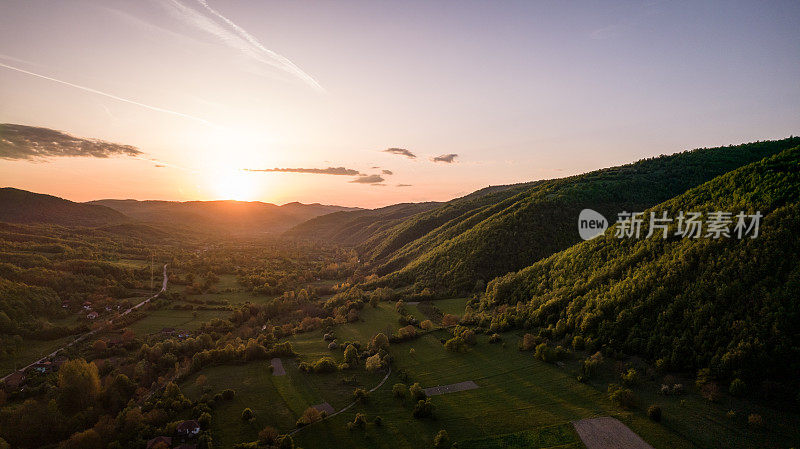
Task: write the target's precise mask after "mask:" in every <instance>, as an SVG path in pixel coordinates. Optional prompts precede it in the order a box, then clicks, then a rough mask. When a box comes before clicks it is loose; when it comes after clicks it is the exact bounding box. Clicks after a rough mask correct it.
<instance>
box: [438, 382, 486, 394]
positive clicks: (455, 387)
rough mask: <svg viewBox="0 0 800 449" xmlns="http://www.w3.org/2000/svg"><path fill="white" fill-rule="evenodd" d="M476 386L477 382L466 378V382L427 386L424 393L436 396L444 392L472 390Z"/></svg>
mask: <svg viewBox="0 0 800 449" xmlns="http://www.w3.org/2000/svg"><path fill="white" fill-rule="evenodd" d="M476 388H478V384H476V383H475V382H473V381H471V380H468V381H466V382H459V383H457V384H450V385H440V386H437V387H429V388H426V389H425V394H427V395H428V396H436V395H439V394H445V393H456V392H458V391H466V390H474V389H476Z"/></svg>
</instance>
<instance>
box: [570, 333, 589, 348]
mask: <svg viewBox="0 0 800 449" xmlns="http://www.w3.org/2000/svg"><path fill="white" fill-rule="evenodd" d="M585 347H586V342H585V341H584V339H583V337H582V336H580V335H576V336H575V337H573V338H572V349H574V350H576V351H580V350H581V349H583V348H585Z"/></svg>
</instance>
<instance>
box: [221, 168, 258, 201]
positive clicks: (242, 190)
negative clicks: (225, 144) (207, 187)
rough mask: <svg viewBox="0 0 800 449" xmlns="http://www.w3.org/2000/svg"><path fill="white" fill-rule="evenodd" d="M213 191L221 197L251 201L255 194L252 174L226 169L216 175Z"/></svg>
mask: <svg viewBox="0 0 800 449" xmlns="http://www.w3.org/2000/svg"><path fill="white" fill-rule="evenodd" d="M217 176H218V177H217V179H215V188H214V190H215V193H216V194H217V195H218V196H219V197H220V198H222V199H226V200H238V201H252V200H253V199H254V198H255V196H256V186H255V182H254V179H253V176H252V175H251V174H249V173H247V172H244V171H242V170H227V171H224V172H221V173H219V174H218V175H217Z"/></svg>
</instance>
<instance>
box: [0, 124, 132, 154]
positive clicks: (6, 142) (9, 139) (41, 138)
mask: <svg viewBox="0 0 800 449" xmlns="http://www.w3.org/2000/svg"><path fill="white" fill-rule="evenodd" d="M141 154H143V153H142V152H141V151H139V149H137V148H136V147H133V146H130V145H120V144H117V143H111V142H106V141H104V140H99V139H83V138H80V137H75V136H71V135H69V134H67V133H64V132H61V131H56V130H54V129H50V128H40V127H34V126H25V125H15V124H12V123H3V124H0V158H2V159H10V160H44V159H49V158H53V157H98V158H107V157H110V156H133V157H137V156H139V155H141Z"/></svg>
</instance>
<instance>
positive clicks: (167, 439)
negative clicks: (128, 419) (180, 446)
mask: <svg viewBox="0 0 800 449" xmlns="http://www.w3.org/2000/svg"><path fill="white" fill-rule="evenodd" d="M158 443H165V444H166V445H167V447H169V446H172V437H165V436H160V437H155V438H153V439H152V440H149V441H148V442H147V449H150V448H151V447H153V446H155V445H156V444H158Z"/></svg>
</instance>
